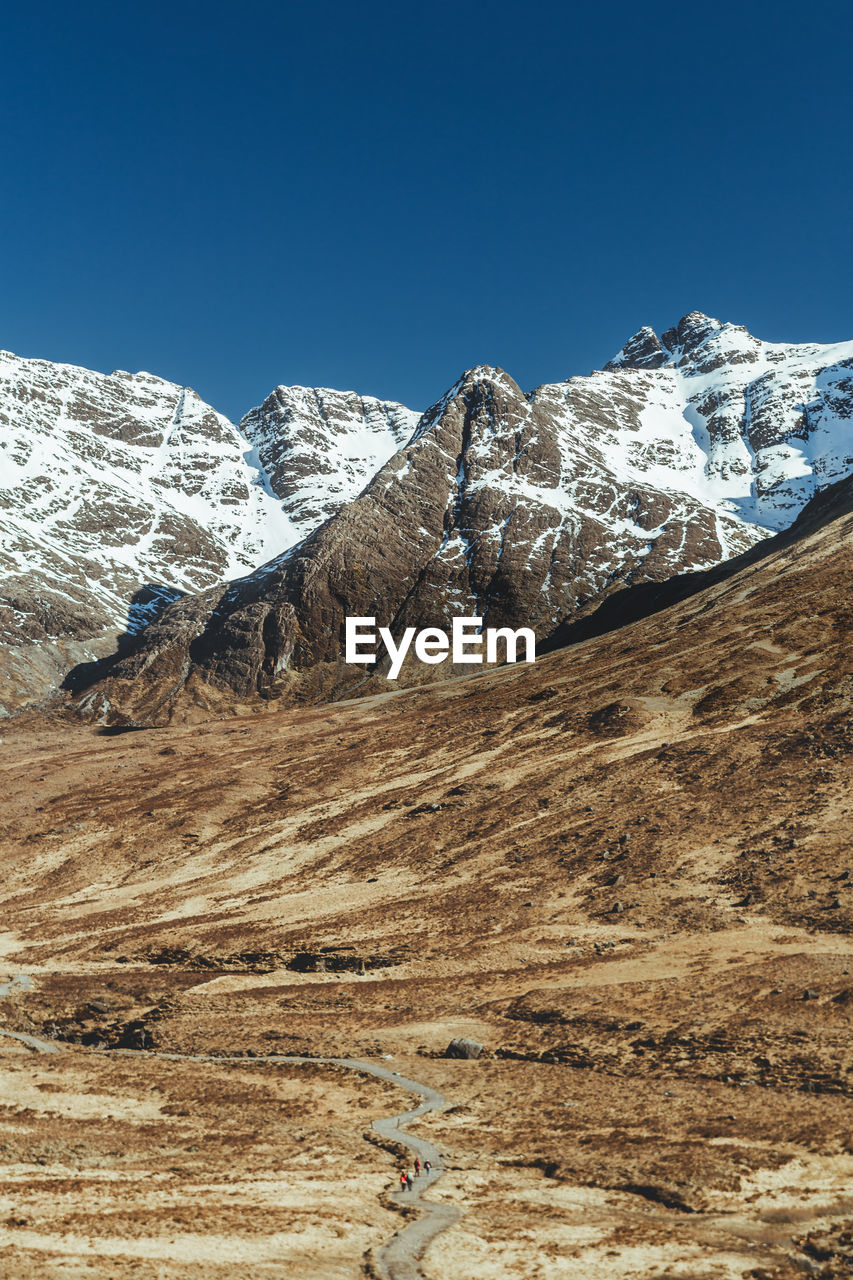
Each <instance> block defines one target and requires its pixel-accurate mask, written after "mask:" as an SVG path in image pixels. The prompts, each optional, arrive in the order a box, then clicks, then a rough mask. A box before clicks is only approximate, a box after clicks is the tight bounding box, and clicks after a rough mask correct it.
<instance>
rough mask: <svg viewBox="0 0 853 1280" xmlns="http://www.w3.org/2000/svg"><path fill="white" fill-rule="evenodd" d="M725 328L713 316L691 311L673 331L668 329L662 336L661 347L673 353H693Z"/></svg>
mask: <svg viewBox="0 0 853 1280" xmlns="http://www.w3.org/2000/svg"><path fill="white" fill-rule="evenodd" d="M725 327H726V326H724V325H722V324H721V323H720V321H719V320H714V319H713V317H712V316H706V315H705V314H704V313H703V312H701V311H690V312H688V314H687V315H686V316H682V317H681V319H680V320H679V322H678V324H677V325H676V326H675V327H674V328H673V329H667V330H666V331H665V332H664V333H663V334H662V335H661V345H662V346H663V347H665V348H666V350H667V351H671V352H673V353H675V352H676V351H680V352H685V351H687V352H692V351H695V350H696V348H697V347H701V345H702V343H703V342H705V341H706V340H707V339H708V338H710V337H711V335H712V334H714V333H719V332H720V330H721V329H723V328H725Z"/></svg>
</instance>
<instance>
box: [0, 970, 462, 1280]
mask: <svg viewBox="0 0 853 1280" xmlns="http://www.w3.org/2000/svg"><path fill="white" fill-rule="evenodd" d="M11 985H15V986H22V985H28V983H24V984H22V983H20V982H17V981H16V980H15V979H12V980H11V984H10V983H6V984H4V986H2V987H0V996H2V995H5V994H7V992H8V991H9V989H10V986H11ZM0 1035H6V1036H11V1037H12V1038H13V1039H15V1040H20V1041H22V1042H23V1043H24V1044H26V1045H27V1046H28V1047H29V1048H31V1049H34V1050H35V1051H36V1052H38V1053H58V1052H59V1045H57V1044H56V1043H55V1042H53V1041H50V1040H39V1039H38V1038H37V1037H36V1036H30V1035H25V1034H23V1032H18V1031H2V1030H0ZM92 1052H94V1053H104V1052H109V1053H110V1054H111V1056H112V1055H114V1054H121V1055H122V1056H127V1057H132V1058H143V1057H154V1058H167V1059H169V1060H170V1061H175V1062H222V1063H231V1064H232V1065H233V1064H236V1063H239V1065H240V1066H251V1065H252V1064H253V1063H256V1062H271V1063H276V1062H281V1063H295V1064H297V1065H304V1064H309V1063H310V1064H312V1065H315V1066H316V1065H322V1064H324V1063H325V1064H328V1065H332V1066H336V1067H346V1068H347V1069H348V1070H350V1071H358V1072H360V1073H361V1074H362V1075H370V1076H375V1077H376V1078H377V1079H379V1080H386V1081H388V1083H389V1084H393V1085H396V1086H397V1088H399V1089H404V1090H405V1091H406V1093H413V1094H415V1096H416V1097H419V1098H420V1099H421V1101H420V1103H419V1104H418V1106H416V1107H413V1108H412V1110H411V1111H404V1112H401V1113H399V1114H397V1115H393V1116H386V1117H383V1119H381V1120H375V1121H374V1122H373V1128H374V1130H375V1131H376V1132H377V1133H378V1134H380V1135H381V1136H382V1137H383V1138H388V1139H390V1140H391V1141H393V1142H395V1143H399V1144H400V1145H401V1146H404V1147H407V1148H408V1150H409V1151H410V1152H411V1155H412V1160H414V1158H415V1157H416V1156H417V1157H418V1158H419V1159H420V1161H421V1164H422V1165H423V1163H424V1161H426V1160H429V1162H430V1164H431V1165H432V1168H431V1170H430V1174H429V1177H427V1176H426V1175H425V1174H423V1173H421V1175H420V1177H418V1178H416V1179H415V1182H414V1186H413V1189H412V1190H411V1191H399V1190H395V1191H392V1192H391V1198H392V1200H394V1201H395V1202H396V1203H398V1204H400V1205H414V1206H415V1207H416V1208H417V1209H418V1210H419V1212H420V1216H419V1217H418V1218H416V1219H415V1220H414V1221H413V1222H410V1223H409V1224H408V1226H406V1227H404V1228H403V1229H402V1230H401V1231H397V1232H395V1233H394V1235H393V1236H392V1237H391V1239H390V1240H389V1241H388V1243H387V1244H385V1245H383V1246H382V1248H381V1249H380V1251H379V1255H378V1260H379V1267H380V1270H381V1272H382V1275H383V1278H384V1280H422V1277H421V1270H420V1267H419V1266H418V1259H419V1258H420V1257H421V1256H422V1255H423V1253H424V1250H425V1249H426V1247H427V1245H429V1244H430V1243H431V1242H432V1241H433V1240H434V1239H435V1237H436V1236H437V1235H439V1234H440V1233H441V1232H442V1231H446V1230H447V1229H448V1227H452V1226H453V1224H454V1222H456V1221H457V1219H458V1218H459V1217H460V1216H461V1210H459V1209H457V1208H456V1207H455V1206H454V1205H451V1204H439V1203H436V1202H434V1201H432V1200H425V1199H424V1198H423V1193H424V1192H425V1191H426V1190H427V1189H428V1188H429V1187H431V1186H432V1184H433V1183H434V1182H437V1181H438V1179H439V1178H440V1177H441V1175H442V1173H443V1172H444V1162H443V1160H442V1156H441V1152H440V1151H439V1149H438V1147H435V1146H433V1144H432V1143H431V1142H428V1141H427V1140H426V1138H416V1137H415V1136H414V1135H413V1134H410V1133H406V1132H405V1131H404V1130H403V1129H402V1128H401V1126H403V1125H408V1124H411V1122H412V1121H413V1120H417V1119H418V1118H419V1117H420V1116H425V1115H428V1114H429V1112H431V1111H441V1110H443V1108H444V1107H446V1106H447V1099H446V1098H445V1097H444V1095H443V1094H442V1093H439V1092H438V1090H437V1089H432V1088H430V1086H429V1085H426V1084H422V1083H421V1082H420V1081H418V1080H409V1079H407V1078H406V1077H405V1076H401V1075H400V1074H399V1072H397V1071H392V1070H390V1068H388V1067H380V1066H378V1065H375V1064H374V1063H372V1062H362V1061H360V1060H359V1059H358V1058H309V1057H300V1056H288V1055H284V1054H267V1055H264V1056H259V1057H257V1058H237V1057H223V1056H216V1055H213V1054H182V1053H158V1052H156V1051H155V1050H146V1049H116V1050H111V1051H110V1050H103V1049H96V1050H92Z"/></svg>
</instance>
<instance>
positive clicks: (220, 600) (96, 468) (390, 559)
mask: <svg viewBox="0 0 853 1280" xmlns="http://www.w3.org/2000/svg"><path fill="white" fill-rule="evenodd" d="M851 415H853V343H851V342H848V343H839V344H836V345H832V346H818V345H814V344H807V345H789V344H788V345H786V344H773V343H766V342H762V341H760V340H758V339H756V338H753V337H752V336H751V335H750V334H749V333H748V332H747V331H746V330H745V329H743V328H742V327H741V326H737V325H731V324H721V323H720V322H719V321H716V320H712V319H710V318H709V317H707V316H704V315H701V314H700V313H698V312H694V313H691V314H690V315H688V316H685V317H684V318H683V319H682V320H681V321H679V323H678V325H677V326H675V327H674V328H673V329H670V330H668V331H666V332H665V333H664V334H663V335H662V336H661V337H658V336H657V335H656V334H655V333H654V332H653V331H652V330H651V329H648V328H644V329H641V330H639V332H638V333H636V334H635V335H634V336H633V337H632V338H631V339H629V341H628V342H627V343H626V344H625V346H624V347H623V349H622V350H621V351H620V352H619V353H618V355H617V356H616V357H614V359H613V360H611V361H610V362H609V363H608V364H607V365H606V366H605V368H604V369H603V370H601V371H596V372H594V373H592V374H590V375H589V376H588V377H572V378H570V379H569V380H568V381H567V382H562V383H555V384H548V385H545V386H542V387H539V388H537V389H536V390H535V391H533V392H531V393H529V394H525V393H524V392H522V391H521V389H520V388H519V387H518V385H517V384H516V383H515V382H514V381H513V379H512V378H511V377H510V376H509V375H508V374H506V373H504V372H503V371H502V370H499V369H492V368H489V367H487V366H481V367H479V368H477V369H473V370H470V371H469V372H468V373H466V374H465V375H463V377H462V378H461V379H460V380H459V381H458V382H457V383H456V384H454V386H453V387H452V388H451V389H450V390H449V391H448V392H447V393H446V394H445V395H444V396H442V397H441V399H440V400H439V401H437V403H436V404H435V405H434V406H433V407H432V408H431V409H430V410H428V411H427V413H426V414H424V415H422V416H420V415H418V414H417V413H415V412H414V411H412V410H409V409H406V408H405V407H404V406H402V405H399V404H395V403H390V402H384V401H379V400H376V399H373V398H370V397H360V396H358V395H356V394H355V393H353V392H338V391H328V390H318V389H309V388H302V387H278V388H277V389H276V390H275V391H273V392H272V394H271V395H270V396H268V397H267V399H266V400H265V401H264V402H263V404H262V405H260V407H258V408H256V409H253V410H251V411H250V412H249V413H248V414H247V415H246V416H245V418H244V419H243V420H242V422H241V423H240V424H239V426H235V425H234V424H233V423H231V422H229V421H228V420H227V419H226V418H224V417H223V416H222V415H221V414H218V413H217V412H216V411H215V410H214V409H213V408H211V406H209V405H207V404H205V403H204V402H203V401H202V400H200V399H199V397H198V396H197V395H196V394H195V393H194V392H193V391H191V390H190V389H188V388H183V387H180V386H177V385H176V384H174V383H170V382H166V381H164V380H162V379H160V378H156V377H153V376H152V375H150V374H144V373H140V374H129V373H121V372H119V373H113V374H111V375H109V376H107V375H104V374H99V373H91V372H89V371H87V370H84V369H78V368H74V367H71V366H68V365H56V364H51V363H49V362H47V361H41V360H23V359H18V358H16V357H14V356H11V355H7V354H3V355H0V571H2V588H0V645H2V646H4V647H3V649H2V662H0V707H5V708H6V709H7V710H8V709H12V708H14V707H16V706H18V705H21V703H22V702H26V701H28V700H33V699H36V698H38V697H39V696H41V695H43V694H44V693H45V692H47V691H48V690H49V689H50V688H51V687H52V686H55V684H56V683H57V680H58V679H61V677H62V674H63V673H64V672H65V671H67V670H68V668H69V667H70V666H72V665H73V664H74V663H76V662H79V661H81V660H84V659H87V658H92V657H94V656H96V655H103V654H106V653H111V652H113V651H114V649H115V644H116V637H117V636H118V635H119V634H121V633H130V634H131V635H133V634H134V633H135V632H138V631H139V630H140V629H141V628H143V627H145V626H146V625H148V626H149V630H148V632H147V633H146V637H145V640H144V643H143V646H142V648H141V649H140V650H139V654H138V655H137V657H136V658H133V657H131V658H129V659H127V660H126V661H125V662H124V663H121V664H119V666H118V668H117V672H118V675H119V677H120V679H121V680H122V681H124V680H125V679H130V680H135V679H136V673H137V670H138V668H140V665H141V667H142V668H144V669H145V670H146V671H147V672H148V673H149V676H150V677H151V678H152V679H153V668H154V667H156V666H157V664H158V661H159V659H158V658H157V655H158V654H162V653H164V652H165V651H167V650H168V652H169V653H170V654H172V657H173V658H175V659H176V660H177V659H178V657H180V661H179V663H178V668H177V669H176V671H175V672H173V673H172V675H173V676H174V677H175V679H173V681H172V685H173V686H174V688H176V689H178V690H181V689H183V688H184V682H185V681H186V680H187V679H188V678H190V683H191V684H192V685H193V687H199V686H200V684H204V683H209V682H210V681H213V683H214V684H216V685H218V686H221V687H222V688H223V689H226V690H230V691H231V694H232V695H233V694H238V695H239V696H247V697H251V696H254V695H255V694H256V693H257V692H258V691H259V690H263V691H264V693H265V695H266V696H269V695H270V694H272V695H273V696H275V694H276V693H278V692H282V691H283V690H285V687H289V682H290V681H291V678H292V672H293V671H303V672H304V671H305V670H306V669H307V668H317V669H318V670H319V667H321V666H322V665H323V664H324V663H330V664H334V665H335V669H336V670H337V663H338V658H339V653H340V646H339V628H340V622H341V620H342V617H343V616H344V615H345V614H346V613H358V614H364V613H367V614H374V615H376V616H377V617H379V618H380V620H381V621H385V622H388V623H389V625H392V627H393V628H396V629H399V628H401V627H403V626H405V625H410V624H417V625H423V624H425V623H427V622H433V623H435V624H440V625H444V624H445V623H446V622H447V620H448V619H449V617H450V616H452V615H454V614H459V613H468V614H471V613H478V614H483V615H485V616H486V617H487V618H488V624H489V625H496V624H498V623H500V622H513V623H514V624H515V625H519V624H521V623H522V622H523V623H525V624H531V625H534V626H535V627H536V629H537V632H538V633H539V635H540V636H541V637H543V638H544V637H546V636H548V635H549V634H551V633H552V632H553V631H554V630H555V628H556V627H558V626H559V625H560V624H561V623H563V622H565V621H566V620H567V619H569V618H571V617H572V616H573V615H574V614H575V613H576V612H577V611H578V610H579V609H588V608H589V607H590V604H591V603H593V602H595V601H596V600H599V599H601V598H602V597H603V596H605V595H607V594H609V593H611V592H612V591H614V590H616V589H618V588H619V587H620V586H623V585H627V584H630V583H636V582H642V581H660V580H662V579H664V578H666V577H669V576H670V575H672V574H674V573H678V572H681V571H683V570H685V569H693V568H699V567H703V566H708V565H712V564H715V563H718V562H720V561H721V560H724V559H727V558H728V557H730V556H732V555H733V554H735V553H736V552H738V551H740V550H743V549H745V548H746V547H748V546H750V545H752V544H753V543H754V542H755V541H756V540H758V539H760V538H762V537H764V536H766V535H767V534H768V533H769V532H772V531H774V530H776V529H780V528H783V527H785V526H787V525H789V524H790V523H791V522H792V521H793V519H794V518H795V517H796V515H797V514H798V513H799V511H800V510H802V508H803V506H804V505H805V503H806V502H807V501H808V499H809V497H810V496H811V495H812V493H813V492H814V491H815V490H816V489H819V488H822V487H824V486H826V485H827V484H829V483H831V482H832V481H833V480H835V479H838V478H840V477H841V476H844V475H846V474H848V473H849V472H850V471H851V470H853V439H851ZM259 566H260V567H259ZM232 579H237V581H236V582H235V583H234V585H233V586H232V587H226V583H227V582H228V581H229V580H232ZM198 593H201V594H200V595H199V594H198ZM179 596H183V597H185V599H184V600H177V599H176V597H179ZM170 600H172V601H175V603H173V604H171V605H169V607H168V609H167V610H166V613H165V615H164V618H163V622H162V624H158V625H154V626H151V625H150V624H151V622H152V619H154V618H155V616H156V615H157V614H158V613H159V612H160V610H161V609H162V608H163V606H164V604H165V603H166V602H168V601H170ZM178 637H179V638H178ZM190 646H191V647H192V655H193V656H192V660H191V659H190V656H189V648H190ZM171 662H172V658H170V659H169V661H168V662H166V667H169V666H170V665H171ZM349 674H350V675H351V674H352V673H349ZM170 678H171V677H170ZM318 678H319V677H318ZM154 683H155V684H156V683H157V682H156V680H155V681H154ZM135 696H136V695H135V694H134V695H133V697H131V702H133V701H134V699H135ZM170 696H171V695H170ZM146 697H147V695H146Z"/></svg>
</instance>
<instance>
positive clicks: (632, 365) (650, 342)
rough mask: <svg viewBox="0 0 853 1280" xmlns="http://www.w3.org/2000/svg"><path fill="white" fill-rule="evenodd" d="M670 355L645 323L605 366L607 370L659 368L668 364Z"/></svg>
mask: <svg viewBox="0 0 853 1280" xmlns="http://www.w3.org/2000/svg"><path fill="white" fill-rule="evenodd" d="M669 357H670V352H669V351H664V349H663V347H662V346H661V341H660V338H659V337H658V335H657V334H656V333H655V331H654V329H652V328H651V327H650V326H649V325H647V324H646V325H643V327H642V329H638V330H637V332H636V333H635V334H633V335H632V336H631V337H630V338H629V339H628V341H627V342H626V343H625V345H624V347H622V349H621V350H620V351H618V352H617V354H616V355H615V356H614V357H613V359H612V360H608V361H607V364H606V365H605V366H604V368H605V370H607V371H610V370H613V369H659V368H660V366H661V365H662V364H666V362H667V360H668V359H669Z"/></svg>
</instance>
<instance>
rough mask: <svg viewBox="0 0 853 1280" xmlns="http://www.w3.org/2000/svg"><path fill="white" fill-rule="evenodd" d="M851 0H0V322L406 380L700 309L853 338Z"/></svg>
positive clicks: (397, 392)
mask: <svg viewBox="0 0 853 1280" xmlns="http://www.w3.org/2000/svg"><path fill="white" fill-rule="evenodd" d="M851 45H853V17H851V10H850V7H849V5H848V4H847V3H835V2H832V3H824V2H822V0H816V2H814V3H811V4H808V5H804V4H796V5H795V4H790V3H788V2H787V0H781V2H779V0H777V2H774V3H770V2H769V0H767V2H765V3H755V2H754V0H753V2H750V0H745V2H743V3H738V4H734V3H730V2H729V0H717V2H716V3H713V4H712V3H705V4H695V3H694V4H690V3H684V4H672V3H668V2H666V0H664V2H663V3H657V4H647V3H632V4H626V3H622V2H621V0H617V2H616V3H610V4H595V3H592V4H590V3H583V4H576V3H571V0H563V2H562V3H550V2H547V3H537V0H528V3H524V4H509V3H494V4H491V5H487V4H476V3H469V2H467V0H457V2H456V3H446V0H432V2H431V3H429V4H424V5H416V6H409V5H407V4H405V3H402V2H401V0H396V2H395V3H393V4H391V3H370V2H369V0H368V2H366V3H365V2H364V0H362V3H358V4H357V3H348V4H344V3H339V2H338V0H326V2H325V3H323V0H317V2H315V3H311V4H308V3H300V4H292V3H287V0H284V2H283V3H257V2H256V0H243V3H241V4H239V5H234V6H233V7H232V6H227V7H226V6H224V5H217V4H215V3H206V4H201V3H188V2H187V0H174V3H168V4H167V3H161V0H149V2H148V3H146V4H116V3H114V2H113V3H110V4H104V3H101V2H100V0H92V2H88V3H85V4H72V3H69V2H68V0H63V2H62V3H39V2H38V0H33V2H32V3H29V4H26V5H23V4H19V5H14V6H13V5H11V4H8V5H4V6H3V12H2V17H0V102H2V120H0V164H2V169H0V173H2V185H0V246H2V249H0V251H2V261H3V272H2V283H1V284H0V346H2V347H5V348H7V349H10V350H12V351H17V352H19V353H20V354H22V355H40V356H45V357H47V358H50V359H54V360H66V361H70V362H73V363H77V364H84V365H88V366H89V367H92V368H98V369H104V370H110V369H112V368H125V369H131V370H136V369H140V368H141V369H149V370H151V371H152V372H154V373H158V374H161V375H163V376H164V377H168V378H172V379H174V380H175V381H178V382H182V383H186V384H188V385H191V386H194V387H195V388H196V389H197V390H198V391H199V392H200V393H201V394H202V395H203V396H204V397H205V398H206V399H208V400H210V401H212V402H213V403H214V404H215V405H216V406H217V407H218V408H220V409H221V410H222V411H223V412H226V413H228V414H230V415H231V416H234V417H236V416H239V415H241V414H242V413H243V412H245V410H246V409H247V408H249V406H250V405H252V404H255V403H257V402H258V401H259V400H261V399H262V398H263V397H264V396H265V395H266V394H267V393H268V392H269V390H270V389H271V388H272V387H273V386H274V385H275V384H276V383H279V382H293V383H303V384H307V385H325V386H338V387H353V388H355V389H356V390H359V391H362V392H364V393H371V394H376V395H381V396H387V397H391V398H396V399H400V400H403V401H404V402H405V403H407V404H409V405H411V406H412V407H414V408H424V407H426V405H427V404H428V403H430V402H431V401H432V400H434V399H436V398H438V396H439V395H440V394H441V392H442V391H443V390H444V389H445V388H446V387H447V386H448V385H450V384H451V383H452V382H453V381H454V379H455V378H456V377H457V376H458V374H459V373H460V372H461V371H462V370H463V369H464V368H465V367H467V366H470V365H473V364H477V363H480V362H488V363H491V364H500V365H503V366H504V367H505V368H506V369H508V370H509V371H510V372H511V373H512V374H513V375H514V377H516V378H517V380H518V381H519V382H521V383H522V385H524V386H526V387H529V386H533V385H535V384H537V383H539V382H543V381H555V380H558V379H560V378H564V377H568V376H569V375H570V374H573V373H585V372H587V371H588V370H589V369H590V368H592V367H595V366H600V365H601V364H602V363H603V362H604V361H605V360H606V359H607V358H608V357H609V356H610V355H611V354H613V352H614V351H615V350H616V349H617V348H618V347H619V346H620V345H621V343H622V341H623V340H624V338H626V337H627V336H628V335H629V334H630V333H631V332H633V331H634V330H635V329H637V328H638V327H639V326H640V325H641V324H644V323H649V324H653V325H655V326H656V327H657V328H658V329H659V330H660V329H661V328H663V327H664V326H666V325H668V324H671V323H673V322H674V321H675V320H676V319H678V317H679V316H680V315H681V314H682V313H684V312H685V311H689V310H693V309H699V310H702V311H707V312H709V313H710V314H712V315H717V316H719V317H720V318H722V319H729V320H735V321H738V322H741V323H745V324H747V325H748V326H749V327H750V328H751V329H752V330H753V332H755V333H757V334H759V335H760V336H761V337H765V338H770V339H774V340H784V339H790V340H800V341H803V340H809V339H813V340H817V341H832V340H835V339H840V338H850V337H853V317H851V299H853V271H851V252H853V250H851V245H853V212H852V211H853V161H851V156H853V143H851V137H853V128H851V126H852V125H853V118H851V117H853V75H851V63H850V56H851V54H850V51H851Z"/></svg>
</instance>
